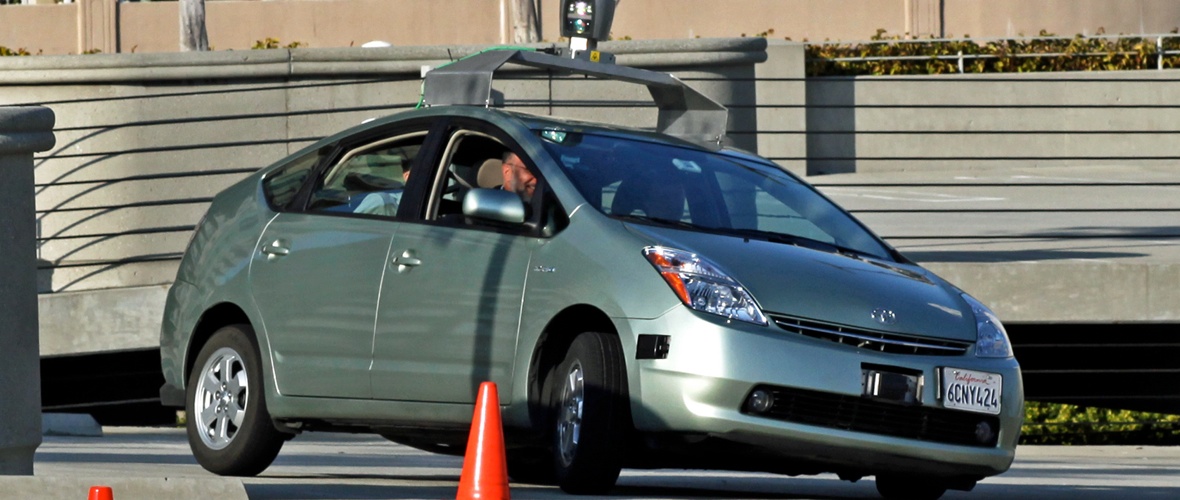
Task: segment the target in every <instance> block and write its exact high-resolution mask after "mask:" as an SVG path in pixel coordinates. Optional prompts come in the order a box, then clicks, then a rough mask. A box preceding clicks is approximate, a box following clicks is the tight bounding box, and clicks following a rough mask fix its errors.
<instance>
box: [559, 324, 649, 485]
mask: <svg viewBox="0 0 1180 500" xmlns="http://www.w3.org/2000/svg"><path fill="white" fill-rule="evenodd" d="M552 377H554V380H553V382H552V383H550V384H548V385H549V387H550V390H551V391H552V393H551V394H552V399H551V401H553V402H554V405H555V407H554V411H553V413H552V415H553V420H552V424H553V425H552V427H551V430H552V432H553V461H554V469H553V470H554V474H555V475H556V480H557V484H558V486H560V487H561V489H562V490H563V491H565V492H566V493H573V494H603V493H606V492H607V491H609V490H610V489H611V488H612V487H614V485H615V481H617V480H618V478H619V471H620V469H621V468H622V456H623V446H622V445H623V436H624V433H625V432H626V431H627V430H628V428H629V427H630V422H631V418H630V401H629V399H628V397H627V373H626V368H625V366H624V364H623V355H622V347H621V346H620V344H619V339H618V337H615V336H613V335H607V334H603V333H597V332H587V333H582V334H580V335H578V336H577V338H575V339H574V341H573V343H572V344H571V345H570V347H569V350H568V351H566V355H565V359H564V360H563V361H562V362H561V363H560V364H559V365H558V366H557V370H555V371H554V372H553V375H552Z"/></svg>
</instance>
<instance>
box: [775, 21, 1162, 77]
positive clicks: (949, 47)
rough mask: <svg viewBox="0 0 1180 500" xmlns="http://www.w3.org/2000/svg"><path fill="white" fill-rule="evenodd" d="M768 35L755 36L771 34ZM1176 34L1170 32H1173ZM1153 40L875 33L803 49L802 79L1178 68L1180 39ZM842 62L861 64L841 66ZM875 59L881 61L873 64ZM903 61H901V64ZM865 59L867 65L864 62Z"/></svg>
mask: <svg viewBox="0 0 1180 500" xmlns="http://www.w3.org/2000/svg"><path fill="white" fill-rule="evenodd" d="M773 33H774V31H773V30H768V31H767V32H766V33H760V34H759V36H765V35H768V34H773ZM1173 33H1175V31H1173ZM1156 41H1157V39H1156V38H1145V37H1136V36H1119V37H1083V36H1082V35H1077V36H1075V37H1073V38H1065V37H1056V36H1054V35H1053V34H1052V33H1047V32H1045V31H1041V33H1040V35H1039V36H1038V37H1036V38H1013V39H1004V40H991V41H979V42H977V41H973V40H970V37H967V39H964V40H947V39H935V38H929V39H924V40H903V39H902V37H901V36H899V35H889V34H888V33H887V32H886V31H885V30H877V34H876V35H874V36H873V37H872V41H871V42H869V43H848V44H842V43H824V44H808V45H807V47H806V49H805V50H806V52H807V75H808V76H838V75H878V76H880V75H937V74H949V73H959V72H960V68H959V60H960V57H961V59H962V72H963V73H1030V72H1045V71H1121V70H1139V69H1157V67H1158V66H1159V63H1160V58H1159V54H1160V51H1159V49H1160V48H1162V49H1163V53H1164V57H1163V61H1162V62H1163V67H1164V68H1177V67H1180V54H1168V53H1167V52H1170V51H1177V50H1180V37H1166V38H1164V39H1163V40H1162V42H1163V43H1162V47H1157V46H1156ZM842 58H859V59H861V60H852V61H841V60H838V59H842ZM872 58H880V59H872ZM900 58H904V59H900ZM865 59H867V60H865Z"/></svg>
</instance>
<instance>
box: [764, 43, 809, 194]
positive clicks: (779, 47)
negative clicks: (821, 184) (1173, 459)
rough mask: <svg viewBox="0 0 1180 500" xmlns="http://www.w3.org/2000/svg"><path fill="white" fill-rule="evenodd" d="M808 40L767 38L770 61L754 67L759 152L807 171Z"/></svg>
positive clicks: (767, 56) (794, 168)
mask: <svg viewBox="0 0 1180 500" xmlns="http://www.w3.org/2000/svg"><path fill="white" fill-rule="evenodd" d="M803 48H804V44H802V43H792V42H786V41H782V40H767V47H766V62H764V63H762V64H758V65H757V66H755V67H754V71H755V72H756V74H757V82H758V83H757V87H756V93H757V95H758V102H757V104H758V110H757V114H758V117H757V120H758V127H757V129H758V132H759V135H758V154H759V155H761V156H765V157H767V158H770V159H772V160H775V161H776V162H777V163H778V164H780V165H782V166H784V167H787V169H789V170H790V171H792V172H794V173H796V174H806V172H807V162H806V160H804V158H806V157H807V136H806V135H805V134H804V132H806V131H807V110H806V109H804V107H803V106H804V105H805V104H807V82H806V80H805V79H806V77H807V72H806V70H807V68H806V55H805V54H804V53H803Z"/></svg>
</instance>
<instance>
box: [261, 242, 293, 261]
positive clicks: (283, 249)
mask: <svg viewBox="0 0 1180 500" xmlns="http://www.w3.org/2000/svg"><path fill="white" fill-rule="evenodd" d="M262 253H264V254H266V260H275V259H277V258H279V257H285V256H287V255H288V254H290V253H291V249H289V248H287V243H286V242H284V241H283V240H274V241H273V242H271V244H269V245H263V246H262Z"/></svg>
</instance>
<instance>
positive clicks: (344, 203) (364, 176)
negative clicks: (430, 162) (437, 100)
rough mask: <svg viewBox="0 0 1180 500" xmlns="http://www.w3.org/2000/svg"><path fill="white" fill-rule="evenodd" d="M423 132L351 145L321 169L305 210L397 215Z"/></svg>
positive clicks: (424, 138)
mask: <svg viewBox="0 0 1180 500" xmlns="http://www.w3.org/2000/svg"><path fill="white" fill-rule="evenodd" d="M425 140H426V132H425V131H422V132H414V133H410V134H402V135H397V136H394V137H389V138H384V139H380V140H377V141H374V142H370V143H366V144H364V145H361V146H359V147H356V148H353V149H351V150H349V151H348V152H346V153H344V154H343V155H342V156H341V157H340V159H339V160H336V162H335V163H334V164H333V165H332V166H331V167H329V168H327V169H326V170H325V171H324V174H323V176H322V178H321V179H320V180H319V182H318V183H317V186H316V189H315V190H314V191H313V192H312V194H311V199H310V200H309V202H308V211H309V212H317V213H325V214H352V215H364V216H377V217H394V216H395V215H397V209H398V206H399V205H400V203H401V198H402V194H403V192H404V191H405V183H406V181H407V180H408V179H409V176H410V168H411V166H412V164H413V161H414V158H415V157H417V156H418V152H419V151H420V150H421V148H422V143H423V142H424V141H425Z"/></svg>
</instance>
